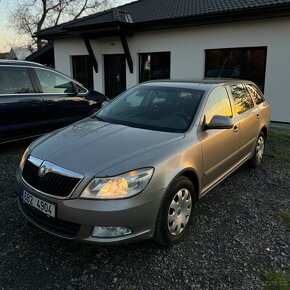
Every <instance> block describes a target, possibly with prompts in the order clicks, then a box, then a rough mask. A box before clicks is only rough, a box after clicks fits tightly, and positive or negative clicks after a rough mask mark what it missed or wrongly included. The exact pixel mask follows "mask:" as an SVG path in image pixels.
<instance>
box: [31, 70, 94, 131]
mask: <svg viewBox="0 0 290 290" xmlns="http://www.w3.org/2000/svg"><path fill="white" fill-rule="evenodd" d="M34 76H35V79H36V82H37V83H38V87H39V90H40V92H41V98H42V100H43V102H44V110H43V117H44V122H45V125H46V127H47V128H50V129H53V128H57V127H61V126H64V125H66V124H69V123H72V122H74V121H77V120H80V119H82V118H84V117H85V116H87V115H89V111H90V109H91V108H90V106H89V103H88V101H87V100H86V99H85V98H84V97H83V96H81V95H79V94H77V93H76V92H75V86H74V84H73V81H72V80H70V79H69V78H67V77H65V76H63V75H62V74H60V73H57V72H55V71H52V70H48V69H45V68H34Z"/></svg>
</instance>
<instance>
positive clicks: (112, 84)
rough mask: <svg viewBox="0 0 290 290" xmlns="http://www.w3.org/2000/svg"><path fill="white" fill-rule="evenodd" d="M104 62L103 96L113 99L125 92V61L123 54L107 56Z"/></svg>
mask: <svg viewBox="0 0 290 290" xmlns="http://www.w3.org/2000/svg"><path fill="white" fill-rule="evenodd" d="M104 61H105V95H106V96H107V97H108V98H110V99H113V98H115V97H116V96H117V95H119V94H120V93H122V92H123V91H125V90H126V59H125V55H124V54H109V55H105V56H104Z"/></svg>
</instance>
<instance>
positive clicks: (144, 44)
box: [54, 18, 290, 122]
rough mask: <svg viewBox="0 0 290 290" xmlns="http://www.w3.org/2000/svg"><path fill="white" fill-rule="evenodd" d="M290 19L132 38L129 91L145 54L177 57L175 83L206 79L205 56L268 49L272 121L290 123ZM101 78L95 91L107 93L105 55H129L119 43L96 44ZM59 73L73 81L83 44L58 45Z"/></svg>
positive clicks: (110, 40)
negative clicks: (75, 61)
mask: <svg viewBox="0 0 290 290" xmlns="http://www.w3.org/2000/svg"><path fill="white" fill-rule="evenodd" d="M289 29H290V18H280V19H272V20H259V21H247V22H239V23H230V24H219V25H208V26H198V27H197V26H196V27H191V28H183V29H170V30H167V31H154V32H144V33H138V34H135V35H134V36H133V37H129V38H128V44H129V48H130V51H131V54H132V58H133V63H134V72H133V74H131V73H130V72H129V68H128V66H127V88H129V87H131V86H133V85H136V84H137V83H138V82H139V56H138V54H139V53H143V52H158V51H170V52H171V78H172V79H190V78H203V76H204V69H205V50H206V49H214V48H234V47H255V46H266V47H267V63H266V78H265V96H266V99H267V100H268V102H269V103H270V104H271V105H272V121H280V122H290V73H289V69H290V41H289V37H288V35H289V33H288V32H289ZM91 43H92V46H93V49H94V53H95V56H96V59H97V61H98V63H99V72H98V74H96V73H95V74H94V85H95V89H96V90H98V91H100V92H103V93H104V78H103V76H104V66H103V55H104V54H119V53H123V49H122V46H121V43H120V40H119V38H104V39H98V40H92V41H91ZM54 48H55V64H56V69H58V70H60V71H62V72H64V73H66V74H68V75H72V69H71V61H70V56H71V55H82V54H88V53H87V50H86V47H85V45H84V43H83V41H82V40H81V39H72V40H67V39H65V40H55V45H54Z"/></svg>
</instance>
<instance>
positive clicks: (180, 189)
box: [154, 176, 195, 246]
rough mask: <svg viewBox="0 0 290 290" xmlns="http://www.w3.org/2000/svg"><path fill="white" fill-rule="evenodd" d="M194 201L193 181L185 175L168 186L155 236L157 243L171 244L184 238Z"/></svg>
mask: <svg viewBox="0 0 290 290" xmlns="http://www.w3.org/2000/svg"><path fill="white" fill-rule="evenodd" d="M194 202H195V191H194V186H193V184H192V182H191V181H190V180H189V179H188V178H187V177H185V176H180V177H178V178H177V179H176V181H175V182H174V184H172V185H171V186H170V187H169V188H168V190H167V192H166V195H165V197H164V200H163V202H162V205H161V207H160V210H159V214H158V218H157V223H156V229H155V236H154V239H155V241H156V242H157V243H159V244H161V245H164V246H169V245H171V244H174V243H177V242H178V241H180V239H182V237H183V236H184V235H185V234H186V232H187V229H188V224H189V221H190V217H191V213H192V208H193V205H194Z"/></svg>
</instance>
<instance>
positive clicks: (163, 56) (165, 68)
mask: <svg viewBox="0 0 290 290" xmlns="http://www.w3.org/2000/svg"><path fill="white" fill-rule="evenodd" d="M169 78H170V52H154V53H141V54H140V76H139V81H140V83H142V82H146V81H150V80H159V79H169Z"/></svg>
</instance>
